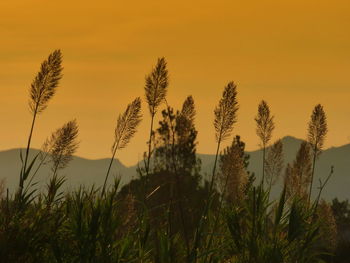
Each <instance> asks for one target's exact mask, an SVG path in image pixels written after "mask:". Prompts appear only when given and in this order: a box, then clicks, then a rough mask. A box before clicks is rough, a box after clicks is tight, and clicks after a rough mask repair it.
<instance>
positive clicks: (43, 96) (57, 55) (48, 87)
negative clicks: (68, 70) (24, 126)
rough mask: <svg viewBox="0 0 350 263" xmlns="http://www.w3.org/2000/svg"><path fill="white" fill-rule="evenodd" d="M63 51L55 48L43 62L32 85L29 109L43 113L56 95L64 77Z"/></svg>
mask: <svg viewBox="0 0 350 263" xmlns="http://www.w3.org/2000/svg"><path fill="white" fill-rule="evenodd" d="M61 63H62V53H61V51H60V50H55V51H54V52H53V53H51V54H50V55H49V57H48V59H47V60H45V61H44V62H43V63H42V64H41V69H40V71H39V72H38V74H37V76H36V77H35V79H34V80H33V82H32V84H31V87H30V100H29V109H30V111H31V112H32V113H33V114H34V113H41V112H42V111H44V110H45V109H46V107H47V104H48V102H49V100H50V99H51V98H52V97H53V96H54V95H55V92H56V88H57V86H58V83H59V80H60V79H61V78H62V73H61V72H62V69H63V68H62V66H61Z"/></svg>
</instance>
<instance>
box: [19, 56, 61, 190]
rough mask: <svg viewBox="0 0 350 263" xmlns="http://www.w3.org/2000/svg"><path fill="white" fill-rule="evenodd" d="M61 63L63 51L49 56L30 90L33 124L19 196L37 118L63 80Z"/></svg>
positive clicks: (27, 172)
mask: <svg viewBox="0 0 350 263" xmlns="http://www.w3.org/2000/svg"><path fill="white" fill-rule="evenodd" d="M61 63H62V54H61V51H60V50H55V51H54V52H53V53H51V54H50V55H49V57H48V59H47V60H45V61H44V62H43V63H42V64H41V68H40V71H39V72H38V74H37V75H36V77H35V78H34V80H33V82H32V84H31V87H30V90H29V95H30V99H29V110H30V112H31V114H32V124H31V127H30V132H29V136H28V142H27V148H26V152H25V156H24V162H23V165H22V169H21V173H20V180H19V192H18V196H21V195H22V190H23V186H24V182H25V180H26V179H27V178H28V176H29V170H27V165H28V157H29V150H30V145H31V141H32V136H33V131H34V126H35V121H36V118H37V116H38V115H39V114H40V113H42V112H43V111H44V110H45V109H46V108H47V105H48V102H49V101H50V100H51V98H52V97H53V96H54V95H55V93H56V89H57V86H58V84H59V80H60V79H61V78H62V66H61ZM35 159H36V157H35V158H34V159H33V161H32V162H31V165H30V166H32V165H33V164H34V162H35Z"/></svg>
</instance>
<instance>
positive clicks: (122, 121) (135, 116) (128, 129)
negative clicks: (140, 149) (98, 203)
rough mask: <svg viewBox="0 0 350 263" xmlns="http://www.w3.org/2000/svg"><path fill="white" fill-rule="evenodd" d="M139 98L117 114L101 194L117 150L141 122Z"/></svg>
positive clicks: (122, 146)
mask: <svg viewBox="0 0 350 263" xmlns="http://www.w3.org/2000/svg"><path fill="white" fill-rule="evenodd" d="M141 117H142V115H141V99H140V98H139V97H138V98H136V99H135V100H134V101H133V102H131V103H130V104H128V106H127V107H126V110H125V111H124V113H123V114H120V115H119V116H118V120H117V125H116V127H115V130H114V142H113V145H112V158H111V160H110V163H109V166H108V170H107V174H106V178H105V181H104V184H103V188H102V195H103V194H104V192H105V190H106V184H107V180H108V176H109V173H110V170H111V167H112V163H113V160H114V157H115V154H116V152H117V150H120V149H123V148H125V147H126V146H127V144H128V143H129V142H130V140H131V138H132V137H133V136H134V135H135V133H136V131H137V127H138V125H139V124H140V122H141Z"/></svg>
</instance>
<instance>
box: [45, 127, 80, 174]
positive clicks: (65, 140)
mask: <svg viewBox="0 0 350 263" xmlns="http://www.w3.org/2000/svg"><path fill="white" fill-rule="evenodd" d="M77 137H78V125H77V122H76V120H72V121H69V122H67V123H66V124H64V125H63V126H62V127H61V128H59V129H57V130H56V131H55V132H54V133H53V134H52V135H51V137H50V138H49V139H47V140H46V142H45V143H44V147H43V149H44V151H45V152H47V153H48V154H49V157H50V159H51V160H50V161H51V162H52V163H53V165H52V169H53V170H54V171H55V170H58V169H63V168H65V167H66V166H67V165H68V163H69V162H70V161H71V160H72V158H73V154H74V153H75V151H76V150H77V149H78V146H79V143H78V142H77V141H76V140H77Z"/></svg>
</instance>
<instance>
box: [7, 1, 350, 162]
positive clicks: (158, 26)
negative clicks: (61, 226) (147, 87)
mask: <svg viewBox="0 0 350 263" xmlns="http://www.w3.org/2000/svg"><path fill="white" fill-rule="evenodd" d="M349 14H350V2H349V1H348V0H344V1H341V0H329V1H323V0H317V1H315V0H308V1H305V0H303V1H301V0H293V1H290V0H285V1H281V0H274V1H263V0H260V1H253V0H250V1H249V0H246V1H243V0H241V1H233V0H230V1H206V0H201V1H183V0H177V1H165V0H163V1H152V0H149V1H119V0H114V1H106V0H100V1H89V0H85V1H80V0H79V1H77V0H75V1H68V0H61V1H47V0H46V1H35V0H30V1H29V0H21V1H19V0H2V1H1V2H0V30H1V31H0V32H1V41H0V47H1V48H0V89H1V97H0V122H1V124H2V125H1V131H0V134H1V139H0V149H8V148H14V147H21V146H22V147H24V146H25V144H26V138H27V134H28V132H29V125H30V121H31V116H30V114H29V111H28V106H27V100H28V88H29V86H30V83H31V81H32V79H33V78H34V76H35V74H36V72H37V71H38V69H39V66H40V63H41V62H42V60H44V59H45V58H46V57H47V56H48V54H49V53H50V52H52V51H53V50H54V49H57V48H60V49H61V50H62V52H63V54H64V78H63V80H62V82H61V85H60V87H59V89H58V91H57V95H56V96H55V97H54V99H53V100H52V101H51V102H50V105H49V107H48V109H47V110H46V111H45V112H44V113H43V114H42V115H41V116H40V118H39V119H38V122H37V126H36V130H35V135H34V141H33V146H34V147H37V148H39V147H40V146H41V143H42V142H43V141H44V139H45V138H46V137H47V136H49V135H50V133H51V132H52V131H53V130H55V129H56V128H58V127H60V126H61V125H62V124H63V123H64V122H66V121H68V120H70V119H73V118H77V120H78V122H79V126H80V140H81V145H80V149H79V150H78V153H77V154H78V155H80V156H83V157H87V158H100V157H107V156H109V155H110V147H111V144H112V141H113V129H114V125H115V121H116V118H117V115H118V114H119V113H120V112H121V111H123V110H124V108H125V106H126V105H127V103H129V102H130V101H131V100H132V99H134V97H136V96H142V98H144V89H143V87H144V77H145V75H146V74H147V73H148V72H149V71H150V70H151V68H152V66H153V65H154V64H155V62H156V59H157V57H160V56H165V57H166V59H167V61H168V65H169V71H170V86H169V93H168V94H169V96H168V101H169V103H170V104H172V105H174V106H175V107H180V105H181V104H182V102H183V100H184V99H185V98H186V96H187V95H190V94H192V95H193V97H194V99H195V102H196V106H197V112H198V116H197V121H196V124H197V128H198V130H199V136H198V139H199V146H198V151H199V152H202V153H211V152H213V151H214V149H215V140H214V132H213V125H212V121H213V109H214V107H215V105H216V104H217V101H218V100H219V98H220V96H221V93H222V89H223V87H224V85H226V83H227V82H228V81H230V80H233V81H235V82H236V83H237V84H238V92H239V94H238V100H239V104H240V110H239V112H238V123H237V124H236V126H235V129H234V133H235V134H240V135H241V136H242V139H243V140H244V141H246V143H247V149H248V150H252V149H256V148H257V147H258V146H257V144H258V140H257V138H256V135H255V123H254V116H255V114H256V111H257V105H258V103H259V101H260V100H261V99H265V100H267V102H268V103H269V105H270V107H271V110H272V112H273V114H274V115H275V119H276V130H275V132H274V138H273V139H277V138H278V137H282V136H284V135H293V136H296V137H300V138H304V137H305V136H306V128H307V122H308V120H309V117H310V114H311V111H312V109H313V107H314V105H315V104H317V103H321V104H323V105H324V107H325V110H326V113H327V117H328V123H329V134H328V138H327V143H326V146H327V147H329V146H337V145H341V144H345V143H349V142H350V121H349V116H350V103H349V102H350V89H349V87H350V18H349ZM143 106H144V108H143V109H144V121H143V123H142V124H141V127H140V129H139V132H138V133H137V134H136V137H135V138H134V140H133V141H132V143H131V144H130V145H129V147H128V148H127V149H124V150H122V152H120V153H119V156H118V158H120V159H121V161H122V162H123V163H125V164H128V165H129V164H134V163H135V162H136V161H137V160H139V159H141V157H142V153H143V151H144V150H146V143H145V142H146V140H147V134H148V127H149V120H150V118H149V116H148V111H147V108H146V104H145V103H144V104H143Z"/></svg>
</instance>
